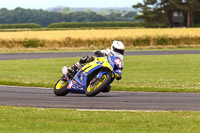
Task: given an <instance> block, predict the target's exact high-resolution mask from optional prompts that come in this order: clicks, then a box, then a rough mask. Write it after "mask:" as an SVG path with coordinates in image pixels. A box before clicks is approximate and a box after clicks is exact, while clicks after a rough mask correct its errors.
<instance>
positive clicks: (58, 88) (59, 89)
mask: <svg viewBox="0 0 200 133" xmlns="http://www.w3.org/2000/svg"><path fill="white" fill-rule="evenodd" d="M67 85H68V82H67V81H65V80H63V79H60V80H58V82H57V83H56V84H55V86H54V94H55V95H56V96H65V95H67V94H68V93H69V92H68V91H67Z"/></svg>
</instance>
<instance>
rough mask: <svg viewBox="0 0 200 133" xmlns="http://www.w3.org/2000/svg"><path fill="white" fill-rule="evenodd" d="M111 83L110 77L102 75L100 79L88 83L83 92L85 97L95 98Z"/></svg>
mask: <svg viewBox="0 0 200 133" xmlns="http://www.w3.org/2000/svg"><path fill="white" fill-rule="evenodd" d="M110 82H111V75H110V74H104V75H103V76H102V77H101V78H100V79H98V80H96V82H94V83H92V84H91V83H90V84H89V85H88V87H87V89H86V91H85V94H86V95H87V96H90V97H91V96H95V95H97V94H99V93H100V92H102V90H103V89H105V88H106V87H107V86H108V85H109V84H110Z"/></svg>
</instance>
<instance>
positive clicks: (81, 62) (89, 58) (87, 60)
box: [79, 56, 94, 64]
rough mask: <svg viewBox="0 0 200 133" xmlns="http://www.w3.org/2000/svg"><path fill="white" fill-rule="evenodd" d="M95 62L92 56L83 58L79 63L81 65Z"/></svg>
mask: <svg viewBox="0 0 200 133" xmlns="http://www.w3.org/2000/svg"><path fill="white" fill-rule="evenodd" d="M93 60H94V58H93V57H92V56H83V57H82V58H81V59H80V61H79V63H80V64H84V63H89V62H91V61H93Z"/></svg>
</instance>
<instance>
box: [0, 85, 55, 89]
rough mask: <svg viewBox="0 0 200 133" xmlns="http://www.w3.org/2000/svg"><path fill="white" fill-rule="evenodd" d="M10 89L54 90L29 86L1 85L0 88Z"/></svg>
mask: <svg viewBox="0 0 200 133" xmlns="http://www.w3.org/2000/svg"><path fill="white" fill-rule="evenodd" d="M1 86H2V87H8V88H32V89H41V90H52V88H43V87H27V86H10V85H0V87H1Z"/></svg>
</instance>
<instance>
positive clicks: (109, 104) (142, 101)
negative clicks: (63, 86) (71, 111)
mask: <svg viewBox="0 0 200 133" xmlns="http://www.w3.org/2000/svg"><path fill="white" fill-rule="evenodd" d="M0 92H1V93H0V105H6V106H7V105H9V106H29V107H45V108H46V107H48V108H77V109H105V110H109V109H114V110H165V111H168V110H190V111H200V93H148V92H117V91H113V92H112V91H111V92H109V93H100V94H99V95H97V96H95V97H86V96H85V95H84V94H68V95H67V96H64V97H57V96H55V95H54V94H53V89H47V88H34V87H11V86H0Z"/></svg>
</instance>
